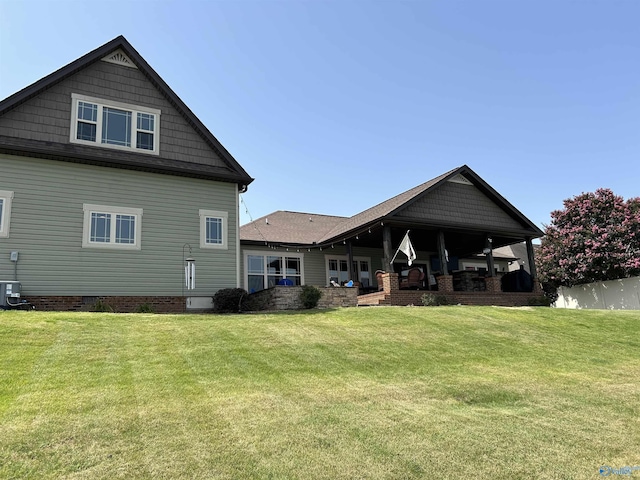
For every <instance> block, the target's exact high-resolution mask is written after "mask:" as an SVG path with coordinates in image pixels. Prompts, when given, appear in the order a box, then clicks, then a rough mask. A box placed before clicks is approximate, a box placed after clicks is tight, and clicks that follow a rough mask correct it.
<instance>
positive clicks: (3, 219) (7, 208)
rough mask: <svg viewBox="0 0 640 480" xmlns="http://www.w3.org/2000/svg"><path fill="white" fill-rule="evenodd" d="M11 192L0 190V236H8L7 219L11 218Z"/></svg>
mask: <svg viewBox="0 0 640 480" xmlns="http://www.w3.org/2000/svg"><path fill="white" fill-rule="evenodd" d="M12 199H13V192H9V191H7V190H0V238H2V237H8V236H9V221H10V220H11V200H12Z"/></svg>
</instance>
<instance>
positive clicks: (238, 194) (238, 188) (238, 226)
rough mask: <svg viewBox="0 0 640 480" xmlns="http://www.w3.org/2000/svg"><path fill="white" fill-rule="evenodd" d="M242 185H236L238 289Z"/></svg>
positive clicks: (238, 285) (237, 278)
mask: <svg viewBox="0 0 640 480" xmlns="http://www.w3.org/2000/svg"><path fill="white" fill-rule="evenodd" d="M239 199H240V185H239V184H237V183H236V287H237V288H242V286H241V283H240V200H239Z"/></svg>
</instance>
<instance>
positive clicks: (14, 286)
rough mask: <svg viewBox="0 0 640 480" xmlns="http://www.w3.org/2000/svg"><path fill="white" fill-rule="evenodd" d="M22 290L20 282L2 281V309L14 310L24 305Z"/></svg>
mask: <svg viewBox="0 0 640 480" xmlns="http://www.w3.org/2000/svg"><path fill="white" fill-rule="evenodd" d="M21 289H22V286H21V285H20V282H16V281H15V280H9V281H3V280H0V308H5V309H7V308H13V307H17V306H19V305H21V304H22V303H24V302H22V301H21V300H20V290H21Z"/></svg>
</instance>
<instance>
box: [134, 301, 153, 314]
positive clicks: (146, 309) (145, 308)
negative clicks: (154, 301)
mask: <svg viewBox="0 0 640 480" xmlns="http://www.w3.org/2000/svg"><path fill="white" fill-rule="evenodd" d="M136 313H154V311H153V307H152V306H151V305H149V304H148V303H143V304H142V305H138V308H136Z"/></svg>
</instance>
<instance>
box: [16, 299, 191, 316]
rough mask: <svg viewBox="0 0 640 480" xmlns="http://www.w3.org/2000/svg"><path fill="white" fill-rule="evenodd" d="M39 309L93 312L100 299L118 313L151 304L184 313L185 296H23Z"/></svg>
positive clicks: (154, 308)
mask: <svg viewBox="0 0 640 480" xmlns="http://www.w3.org/2000/svg"><path fill="white" fill-rule="evenodd" d="M23 298H24V299H25V300H27V301H28V302H29V303H31V305H33V306H34V307H35V308H36V309H37V310H44V311H68V312H74V311H77V312H93V311H95V310H96V308H95V305H96V303H97V302H98V301H100V302H101V303H103V304H105V305H108V306H109V307H110V308H111V309H112V310H113V311H114V312H117V313H134V312H136V311H138V309H139V308H140V306H141V305H145V304H146V305H149V306H150V307H151V310H152V311H153V312H155V313H182V312H184V310H185V302H186V300H185V297H154V296H147V297H123V296H91V297H83V296H39V297H38V296H28V297H23Z"/></svg>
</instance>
